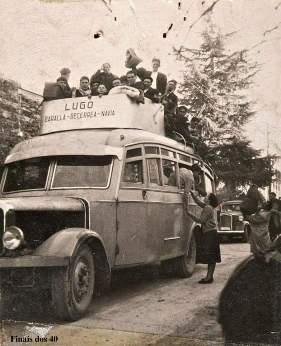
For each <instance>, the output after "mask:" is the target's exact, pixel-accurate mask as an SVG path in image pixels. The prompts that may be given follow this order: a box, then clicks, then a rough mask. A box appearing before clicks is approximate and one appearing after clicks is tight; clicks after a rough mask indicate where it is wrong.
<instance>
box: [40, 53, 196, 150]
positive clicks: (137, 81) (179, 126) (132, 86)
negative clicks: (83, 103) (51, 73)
mask: <svg viewBox="0 0 281 346" xmlns="http://www.w3.org/2000/svg"><path fill="white" fill-rule="evenodd" d="M140 62H141V59H139V58H138V57H137V56H136V54H135V52H134V50H133V49H128V50H127V52H126V62H125V66H126V67H127V68H128V69H129V70H128V72H127V73H126V74H125V75H123V76H117V75H116V74H114V73H112V72H111V66H110V64H109V63H104V64H103V65H102V67H101V69H99V70H97V71H96V72H95V73H94V74H93V75H92V76H91V77H90V78H89V77H88V76H82V77H81V78H80V85H79V87H77V88H76V87H72V88H71V87H70V86H69V84H68V80H69V77H70V73H71V71H70V69H69V68H63V69H61V71H60V76H59V78H58V79H57V81H56V83H55V85H56V93H55V95H51V97H50V95H48V90H47V88H46V86H45V90H44V99H45V100H51V99H63V98H71V97H85V96H87V97H91V96H98V97H103V96H105V95H108V94H114V93H118V92H120V89H123V91H124V88H125V89H127V90H126V93H127V95H128V96H129V97H131V98H132V99H133V100H134V101H135V102H137V103H144V102H145V98H147V99H150V100H151V101H152V102H153V103H159V104H162V105H163V107H164V125H165V134H166V136H167V137H170V138H173V139H176V140H182V139H183V138H184V140H185V142H186V143H188V144H192V145H197V144H198V142H200V137H201V136H200V134H201V132H202V128H201V127H200V119H199V118H196V117H193V118H192V119H191V120H190V121H189V119H188V118H189V116H188V108H187V107H186V106H185V105H179V104H178V103H179V100H178V97H177V95H176V94H175V90H176V87H177V81H176V80H174V79H172V80H169V81H168V79H167V76H166V75H165V74H164V73H163V72H160V71H159V68H160V59H158V58H153V59H152V68H151V70H147V69H145V68H144V67H139V64H140Z"/></svg>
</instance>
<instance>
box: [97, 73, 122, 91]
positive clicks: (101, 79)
mask: <svg viewBox="0 0 281 346" xmlns="http://www.w3.org/2000/svg"><path fill="white" fill-rule="evenodd" d="M116 78H118V77H117V76H116V75H114V74H113V73H111V72H109V73H104V72H102V71H101V70H98V71H97V72H96V73H95V74H93V75H92V77H91V79H90V85H92V83H99V84H104V85H105V86H106V89H107V90H108V91H109V90H110V89H111V88H112V81H113V80H114V79H116Z"/></svg>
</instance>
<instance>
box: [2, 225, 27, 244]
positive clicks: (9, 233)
mask: <svg viewBox="0 0 281 346" xmlns="http://www.w3.org/2000/svg"><path fill="white" fill-rule="evenodd" d="M2 240H3V245H4V247H5V248H6V249H8V250H15V249H17V248H18V247H19V246H20V245H21V244H22V243H23V240H24V235H23V231H22V230H21V229H20V228H18V227H16V226H10V227H8V228H7V229H6V230H5V232H4V234H3V238H2Z"/></svg>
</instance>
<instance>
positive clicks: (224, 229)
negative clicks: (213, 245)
mask: <svg viewBox="0 0 281 346" xmlns="http://www.w3.org/2000/svg"><path fill="white" fill-rule="evenodd" d="M241 202H242V200H234V201H227V202H224V203H222V205H221V212H220V215H219V234H220V235H222V236H223V237H227V238H235V237H239V238H242V239H243V240H244V241H248V237H249V232H250V226H249V222H248V221H245V220H244V218H243V215H242V213H241V211H240V204H241Z"/></svg>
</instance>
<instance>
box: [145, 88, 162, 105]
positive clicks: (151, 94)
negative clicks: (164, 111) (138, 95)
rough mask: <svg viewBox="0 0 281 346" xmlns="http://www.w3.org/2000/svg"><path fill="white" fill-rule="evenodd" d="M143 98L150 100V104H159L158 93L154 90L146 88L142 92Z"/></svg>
mask: <svg viewBox="0 0 281 346" xmlns="http://www.w3.org/2000/svg"><path fill="white" fill-rule="evenodd" d="M144 97H146V98H148V99H150V100H151V101H152V102H155V103H159V102H160V100H159V92H158V90H156V89H153V88H148V89H147V90H146V91H145V92H144Z"/></svg>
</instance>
